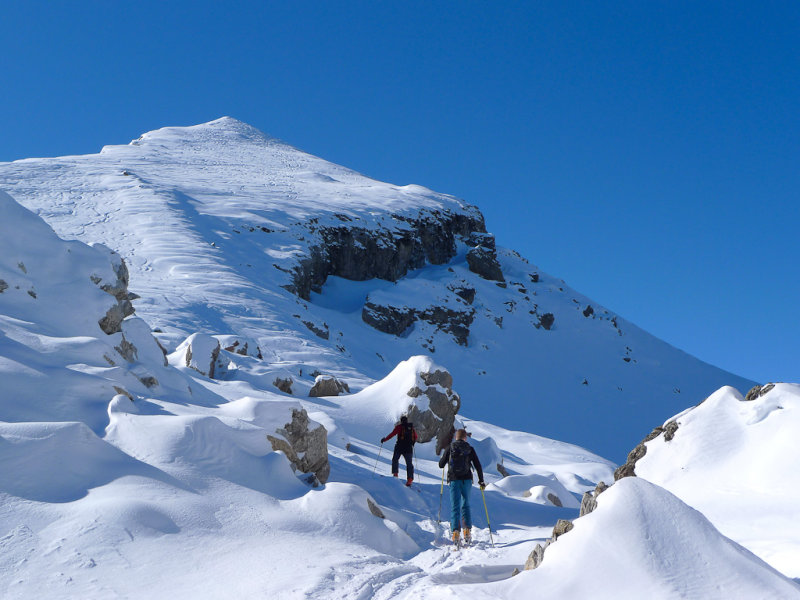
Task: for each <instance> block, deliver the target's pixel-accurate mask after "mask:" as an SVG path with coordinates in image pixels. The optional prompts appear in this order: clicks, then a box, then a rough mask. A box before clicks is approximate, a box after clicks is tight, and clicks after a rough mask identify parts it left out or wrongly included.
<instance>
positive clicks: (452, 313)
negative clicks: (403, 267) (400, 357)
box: [361, 290, 475, 346]
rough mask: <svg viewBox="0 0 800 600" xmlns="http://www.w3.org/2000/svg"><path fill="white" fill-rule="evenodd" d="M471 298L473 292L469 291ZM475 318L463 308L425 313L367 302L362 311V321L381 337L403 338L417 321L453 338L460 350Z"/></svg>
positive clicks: (430, 309) (470, 310)
mask: <svg viewBox="0 0 800 600" xmlns="http://www.w3.org/2000/svg"><path fill="white" fill-rule="evenodd" d="M472 292H473V294H472V296H473V298H474V292H475V290H472ZM474 318H475V309H473V308H467V307H465V308H464V309H463V310H456V309H452V308H448V307H444V306H429V307H427V308H424V309H417V308H409V307H408V306H393V305H391V304H379V303H378V302H376V301H373V300H372V299H370V298H367V302H366V304H364V308H363V309H362V311H361V320H362V321H364V322H365V323H366V324H367V325H370V326H371V327H374V328H375V329H377V330H378V331H382V332H383V333H390V334H392V335H397V336H402V335H403V334H404V333H406V331H407V330H408V328H409V327H411V325H412V324H413V323H414V322H415V321H416V320H420V321H425V322H427V323H430V324H431V325H434V326H436V328H437V329H439V330H440V331H443V332H445V333H449V334H450V335H452V336H453V339H454V340H455V341H456V343H458V344H459V345H461V346H466V345H467V340H468V338H469V327H470V325H472V321H473V319H474Z"/></svg>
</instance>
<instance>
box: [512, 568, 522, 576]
mask: <svg viewBox="0 0 800 600" xmlns="http://www.w3.org/2000/svg"><path fill="white" fill-rule="evenodd" d="M519 573H520V571H519V569H518V568H517V567H514V570H513V571H511V576H512V577H516V576H517V575H519Z"/></svg>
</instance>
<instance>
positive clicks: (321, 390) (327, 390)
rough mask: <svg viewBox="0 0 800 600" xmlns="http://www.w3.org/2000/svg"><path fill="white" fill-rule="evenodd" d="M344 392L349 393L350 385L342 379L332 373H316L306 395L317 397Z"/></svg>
mask: <svg viewBox="0 0 800 600" xmlns="http://www.w3.org/2000/svg"><path fill="white" fill-rule="evenodd" d="M289 393H291V392H289ZM345 393H347V394H349V393H350V386H349V385H347V384H346V383H345V382H344V381H341V380H339V379H337V378H336V377H334V376H332V375H317V377H316V379H315V380H314V385H313V386H311V390H310V391H309V392H308V395H309V397H311V398H319V397H321V396H338V395H339V394H345Z"/></svg>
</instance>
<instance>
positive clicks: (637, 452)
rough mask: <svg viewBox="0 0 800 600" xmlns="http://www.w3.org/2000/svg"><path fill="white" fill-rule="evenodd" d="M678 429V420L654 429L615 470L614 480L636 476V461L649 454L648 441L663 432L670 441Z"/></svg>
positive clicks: (666, 440)
mask: <svg viewBox="0 0 800 600" xmlns="http://www.w3.org/2000/svg"><path fill="white" fill-rule="evenodd" d="M677 430H678V422H677V421H670V422H668V423H665V424H664V425H661V426H659V427H656V428H655V429H653V431H651V432H650V433H649V434H648V435H647V437H645V438H644V439H643V440H642V441H641V442H639V444H638V445H637V446H636V447H635V448H634V449H633V450H631V451H630V452H629V453H628V459H627V460H626V461H625V464H623V465H620V466H619V467H618V468H617V470H616V471H614V481H619V480H620V479H622V478H623V477H636V462H637V461H638V460H639V459H640V458H642V457H643V456H644V455H645V454H647V446H646V444H647V442H650V441H652V440H654V439H656V438H657V437H658V436H660V435H661V434H664V441H665V442H669V441H671V440H672V438H673V437H675V432H676V431H677Z"/></svg>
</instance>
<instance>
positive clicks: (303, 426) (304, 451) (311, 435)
mask: <svg viewBox="0 0 800 600" xmlns="http://www.w3.org/2000/svg"><path fill="white" fill-rule="evenodd" d="M275 434H276V435H269V434H267V440H268V441H269V443H270V444H271V445H272V449H273V450H275V451H281V452H283V453H284V454H286V457H287V458H288V459H289V461H290V462H291V463H292V467H293V468H294V469H296V470H298V471H302V472H303V473H313V474H314V476H315V477H316V479H317V480H318V481H319V482H320V483H325V482H326V481H328V476H329V475H330V473H331V466H330V463H329V462H328V432H327V430H326V429H325V427H323V426H322V425H320V424H319V423H316V422H314V421H311V420H310V419H309V418H308V413H307V412H306V410H305V409H304V408H300V409H293V410H292V420H291V422H289V423H286V425H284V426H283V427H281V428H279V429H278V430H277V431H276V432H275ZM278 436H280V437H278Z"/></svg>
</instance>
